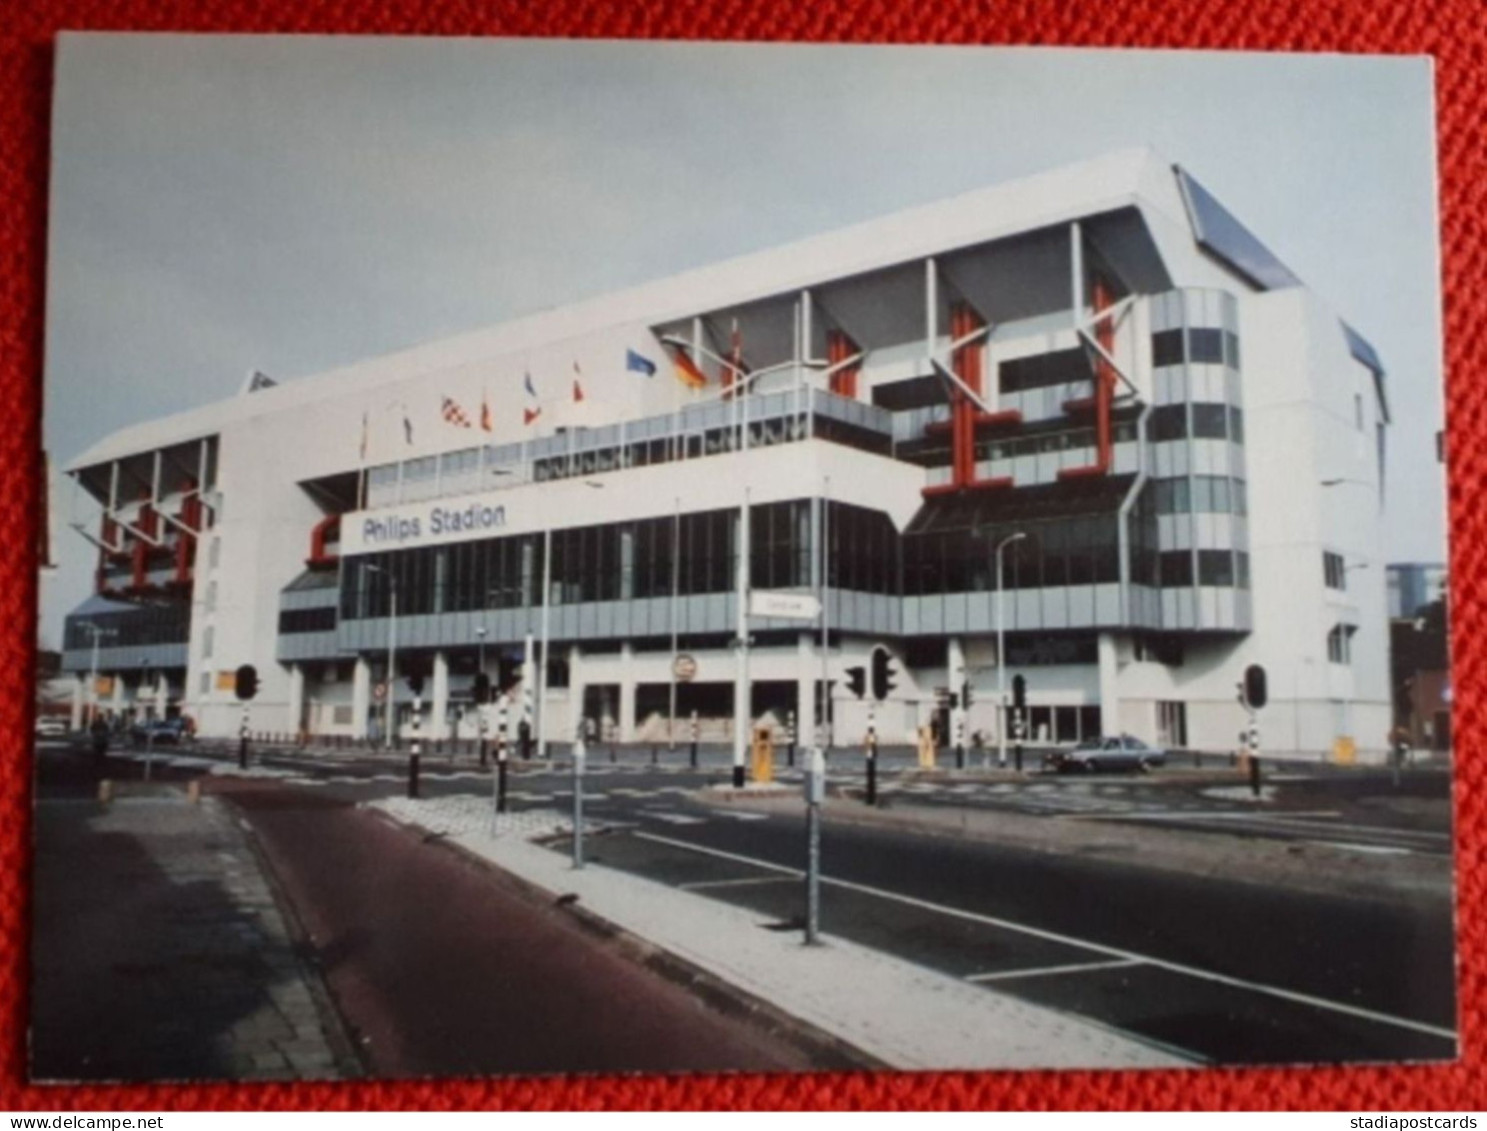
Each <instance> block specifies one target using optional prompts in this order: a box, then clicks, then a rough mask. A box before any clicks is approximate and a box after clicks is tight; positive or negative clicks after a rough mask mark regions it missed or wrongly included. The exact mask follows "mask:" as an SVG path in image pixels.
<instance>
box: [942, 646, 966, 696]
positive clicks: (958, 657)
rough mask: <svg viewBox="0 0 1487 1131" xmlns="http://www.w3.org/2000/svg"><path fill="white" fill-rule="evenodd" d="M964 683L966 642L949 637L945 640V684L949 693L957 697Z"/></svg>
mask: <svg viewBox="0 0 1487 1131" xmlns="http://www.w3.org/2000/svg"><path fill="white" fill-rule="evenodd" d="M965 681H966V642H965V638H964V637H960V636H950V637H946V639H945V682H946V684H947V685H948V686H949V688H950V691H951V692H952V693H953V694H955V695H959V694H960V692H961V687H962V685H963V684H964V683H965Z"/></svg>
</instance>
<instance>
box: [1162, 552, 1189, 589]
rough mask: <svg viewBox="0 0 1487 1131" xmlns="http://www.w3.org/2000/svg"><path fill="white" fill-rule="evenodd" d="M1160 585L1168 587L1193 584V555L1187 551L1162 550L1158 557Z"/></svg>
mask: <svg viewBox="0 0 1487 1131" xmlns="http://www.w3.org/2000/svg"><path fill="white" fill-rule="evenodd" d="M1160 560H1161V570H1162V585H1164V586H1168V587H1174V586H1182V585H1191V584H1192V583H1193V555H1192V552H1191V551H1189V550H1164V551H1163V552H1162V554H1161V555H1160Z"/></svg>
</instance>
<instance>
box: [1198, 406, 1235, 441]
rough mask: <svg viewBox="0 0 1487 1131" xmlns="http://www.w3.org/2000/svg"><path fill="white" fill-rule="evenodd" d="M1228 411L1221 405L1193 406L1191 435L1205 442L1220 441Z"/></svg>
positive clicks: (1223, 434)
mask: <svg viewBox="0 0 1487 1131" xmlns="http://www.w3.org/2000/svg"><path fill="white" fill-rule="evenodd" d="M1228 418H1229V409H1228V406H1227V405H1221V404H1195V405H1193V435H1194V436H1197V437H1199V438H1201V439H1205V440H1222V439H1223V438H1224V436H1225V435H1226V433H1225V428H1226V427H1227V424H1228Z"/></svg>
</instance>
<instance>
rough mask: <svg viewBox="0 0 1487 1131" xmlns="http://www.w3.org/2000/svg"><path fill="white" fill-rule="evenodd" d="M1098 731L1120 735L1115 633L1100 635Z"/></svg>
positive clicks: (1118, 669)
mask: <svg viewBox="0 0 1487 1131" xmlns="http://www.w3.org/2000/svg"><path fill="white" fill-rule="evenodd" d="M1099 647H1100V729H1101V731H1103V732H1104V733H1105V734H1119V733H1120V665H1119V663H1118V661H1117V655H1116V650H1115V633H1113V632H1102V633H1100V645H1099Z"/></svg>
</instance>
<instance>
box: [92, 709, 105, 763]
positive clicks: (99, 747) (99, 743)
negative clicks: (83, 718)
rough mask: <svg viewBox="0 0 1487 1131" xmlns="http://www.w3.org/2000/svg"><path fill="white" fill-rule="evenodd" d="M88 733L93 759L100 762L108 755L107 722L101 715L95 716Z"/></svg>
mask: <svg viewBox="0 0 1487 1131" xmlns="http://www.w3.org/2000/svg"><path fill="white" fill-rule="evenodd" d="M88 733H89V734H90V735H92V738H93V757H94V758H95V759H96V760H98V761H102V760H103V758H104V756H105V755H106V754H107V753H108V722H107V720H105V719H104V718H103V716H102V715H98V716H95V717H94V719H93V725H92V726H91V727H89V728H88Z"/></svg>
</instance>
